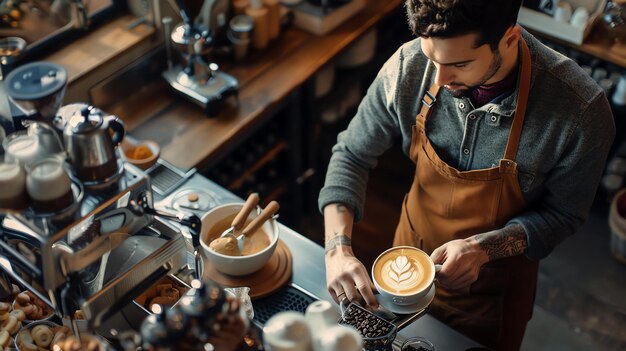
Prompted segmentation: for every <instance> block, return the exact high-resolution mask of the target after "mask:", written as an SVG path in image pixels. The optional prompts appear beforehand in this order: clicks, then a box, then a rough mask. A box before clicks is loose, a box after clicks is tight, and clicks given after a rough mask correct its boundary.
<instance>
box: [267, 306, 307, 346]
mask: <svg viewBox="0 0 626 351" xmlns="http://www.w3.org/2000/svg"><path fill="white" fill-rule="evenodd" d="M263 342H264V343H265V346H266V349H270V350H272V351H311V350H313V343H312V337H311V330H310V329H309V324H308V323H307V321H306V318H305V317H304V315H303V314H302V313H299V312H295V311H287V312H280V313H277V314H275V315H274V316H272V318H270V319H269V320H268V321H267V323H265V326H264V327H263Z"/></svg>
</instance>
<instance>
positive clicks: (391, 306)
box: [376, 284, 435, 314]
mask: <svg viewBox="0 0 626 351" xmlns="http://www.w3.org/2000/svg"><path fill="white" fill-rule="evenodd" d="M376 298H377V299H378V303H380V304H381V305H383V306H384V307H386V308H387V309H388V310H389V311H391V312H393V313H397V314H411V313H416V312H419V311H421V310H423V309H425V308H426V307H428V305H430V303H431V302H433V299H434V298H435V284H433V286H431V287H430V290H428V293H426V295H425V296H424V297H423V298H422V299H421V300H420V301H419V302H417V303H414V304H412V305H396V304H395V303H393V301H392V300H391V298H389V297H387V296H383V295H380V294H378V295H376Z"/></svg>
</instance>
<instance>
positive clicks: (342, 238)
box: [324, 232, 352, 253]
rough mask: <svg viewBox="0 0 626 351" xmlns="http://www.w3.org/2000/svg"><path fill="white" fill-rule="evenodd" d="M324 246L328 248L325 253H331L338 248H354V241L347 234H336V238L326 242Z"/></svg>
mask: <svg viewBox="0 0 626 351" xmlns="http://www.w3.org/2000/svg"><path fill="white" fill-rule="evenodd" d="M324 246H325V247H326V249H325V253H329V252H330V251H333V250H334V249H336V248H337V246H352V240H350V238H349V237H348V236H347V235H345V234H339V233H337V232H335V236H334V237H332V238H330V239H328V240H326V243H325V244H324Z"/></svg>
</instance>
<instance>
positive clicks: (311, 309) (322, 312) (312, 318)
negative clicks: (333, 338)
mask: <svg viewBox="0 0 626 351" xmlns="http://www.w3.org/2000/svg"><path fill="white" fill-rule="evenodd" d="M304 317H305V318H306V320H307V322H308V323H309V327H310V328H311V331H312V332H313V333H320V332H322V331H323V330H324V329H326V328H330V327H332V326H334V325H337V321H338V320H339V317H340V315H339V313H338V312H337V310H335V307H334V306H333V305H332V304H331V303H330V302H329V301H326V300H319V301H315V302H312V303H311V304H310V305H309V306H308V307H307V308H306V312H305V313H304Z"/></svg>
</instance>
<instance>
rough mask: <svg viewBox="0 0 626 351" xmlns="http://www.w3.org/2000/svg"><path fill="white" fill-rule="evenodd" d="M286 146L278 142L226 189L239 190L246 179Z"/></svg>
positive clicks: (284, 143)
mask: <svg viewBox="0 0 626 351" xmlns="http://www.w3.org/2000/svg"><path fill="white" fill-rule="evenodd" d="M287 146H288V145H287V143H286V142H284V141H283V142H279V143H278V144H276V146H274V147H273V148H272V149H271V150H270V151H268V152H267V153H266V154H265V155H263V157H261V158H259V159H258V160H257V161H256V162H255V163H254V164H253V165H252V167H250V169H248V170H247V171H245V172H243V174H242V175H241V176H239V177H238V178H237V179H235V180H234V181H232V182H230V184H228V187H227V188H228V189H230V190H235V189H239V188H241V186H242V185H243V183H244V182H245V181H246V179H248V177H250V176H251V175H253V174H254V173H255V172H256V171H258V170H259V169H261V168H262V167H263V166H265V165H266V164H267V163H268V162H269V161H270V160H272V159H273V158H274V157H276V156H277V155H278V154H280V153H281V152H283V150H286V149H287Z"/></svg>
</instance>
